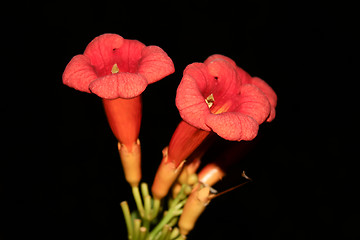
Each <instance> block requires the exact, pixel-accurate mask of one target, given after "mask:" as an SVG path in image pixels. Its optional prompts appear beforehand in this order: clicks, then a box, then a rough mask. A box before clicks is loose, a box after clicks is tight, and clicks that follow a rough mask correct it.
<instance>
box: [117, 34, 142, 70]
mask: <svg viewBox="0 0 360 240" xmlns="http://www.w3.org/2000/svg"><path fill="white" fill-rule="evenodd" d="M144 48H145V45H144V44H143V43H141V42H139V41H138V40H128V39H124V43H123V45H122V46H121V47H120V48H118V49H116V50H115V51H114V56H115V57H114V60H113V62H112V64H114V62H116V63H117V65H118V67H119V70H120V72H131V73H135V72H137V71H138V67H139V63H140V59H141V52H142V50H143V49H144ZM111 67H112V66H111Z"/></svg>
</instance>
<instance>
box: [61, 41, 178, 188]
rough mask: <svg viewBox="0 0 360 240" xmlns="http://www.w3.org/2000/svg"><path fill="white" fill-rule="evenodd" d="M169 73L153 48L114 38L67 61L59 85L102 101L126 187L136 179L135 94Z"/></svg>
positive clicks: (171, 66)
mask: <svg viewBox="0 0 360 240" xmlns="http://www.w3.org/2000/svg"><path fill="white" fill-rule="evenodd" d="M174 71H175V69H174V64H173V62H172V60H171V59H170V58H169V57H168V55H167V54H166V53H165V52H164V51H163V50H162V49H161V48H159V47H157V46H145V45H144V44H143V43H141V42H139V41H137V40H128V39H124V38H122V37H121V36H119V35H117V34H103V35H100V36H98V37H96V38H95V39H94V40H92V41H91V42H90V43H89V45H88V46H87V47H86V49H85V51H84V53H83V54H80V55H76V56H75V57H73V58H72V59H71V61H70V62H69V63H68V65H67V66H66V68H65V71H64V73H63V83H64V84H65V85H68V86H69V87H73V88H75V89H77V90H79V91H83V92H88V93H94V94H96V95H98V96H99V97H101V98H102V99H103V104H104V109H105V113H106V116H107V119H108V122H109V125H110V127H111V129H112V131H113V133H114V135H115V137H116V138H117V140H118V142H119V144H118V148H119V153H120V156H121V161H122V164H123V167H124V171H125V177H126V179H127V181H128V182H129V183H130V184H131V185H132V186H137V185H138V183H139V181H140V178H141V171H140V163H141V159H140V158H141V157H140V156H141V155H140V141H139V140H138V135H139V131H140V123H141V116H142V101H141V93H142V92H143V91H144V90H145V88H146V87H147V85H148V84H150V83H153V82H156V81H159V80H160V79H162V78H164V77H166V76H167V75H169V74H171V73H173V72H174Z"/></svg>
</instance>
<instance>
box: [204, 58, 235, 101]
mask: <svg viewBox="0 0 360 240" xmlns="http://www.w3.org/2000/svg"><path fill="white" fill-rule="evenodd" d="M206 66H207V68H208V71H209V73H210V74H211V75H212V76H214V77H216V79H217V80H213V81H215V82H216V88H215V89H214V90H213V91H212V93H213V94H214V96H215V95H216V96H217V98H220V99H219V100H221V98H228V97H231V96H232V95H233V94H237V93H239V91H240V87H241V81H240V79H239V78H238V76H237V73H236V70H235V68H234V67H233V66H232V65H231V64H230V63H229V62H228V61H225V60H223V59H220V58H217V59H214V60H213V61H211V62H208V63H207V64H206ZM215 101H216V99H215Z"/></svg>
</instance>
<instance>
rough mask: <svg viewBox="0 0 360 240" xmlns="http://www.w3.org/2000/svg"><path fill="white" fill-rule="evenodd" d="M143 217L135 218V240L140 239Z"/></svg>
mask: <svg viewBox="0 0 360 240" xmlns="http://www.w3.org/2000/svg"><path fill="white" fill-rule="evenodd" d="M140 227H141V219H135V220H134V240H139V237H140Z"/></svg>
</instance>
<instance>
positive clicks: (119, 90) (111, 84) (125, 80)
mask: <svg viewBox="0 0 360 240" xmlns="http://www.w3.org/2000/svg"><path fill="white" fill-rule="evenodd" d="M146 87H147V81H146V79H145V78H144V77H143V76H141V75H139V74H135V73H117V74H112V75H107V76H104V77H102V78H99V79H97V80H96V81H94V82H92V83H91V84H90V90H91V92H92V93H95V94H96V95H98V96H99V97H102V98H106V99H115V98H119V97H120V98H133V97H136V96H139V95H140V94H141V93H142V92H143V91H144V90H145V88H146Z"/></svg>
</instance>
